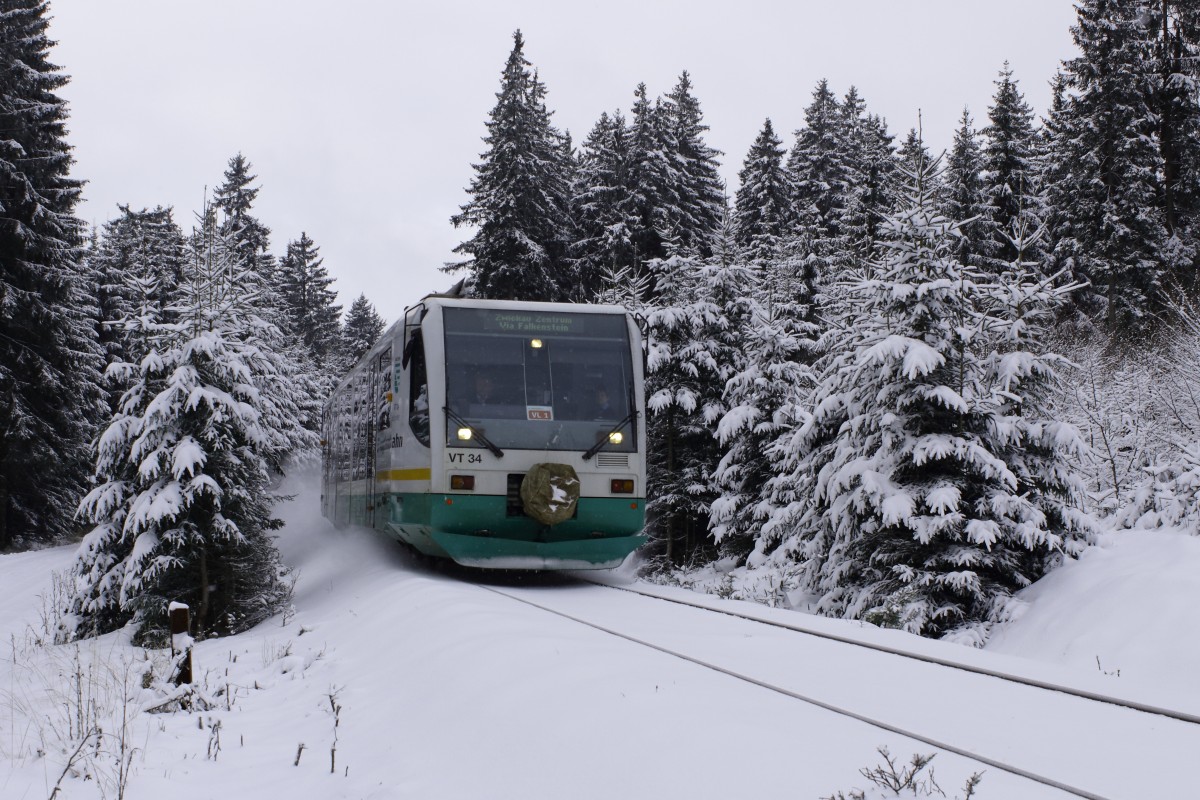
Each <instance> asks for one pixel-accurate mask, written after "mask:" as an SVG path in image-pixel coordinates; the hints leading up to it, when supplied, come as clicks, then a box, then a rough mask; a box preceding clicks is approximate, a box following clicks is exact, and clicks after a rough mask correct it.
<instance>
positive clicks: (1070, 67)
mask: <svg viewBox="0 0 1200 800" xmlns="http://www.w3.org/2000/svg"><path fill="white" fill-rule="evenodd" d="M1077 10H1078V22H1077V24H1076V25H1075V26H1074V27H1072V29H1071V33H1072V36H1073V37H1074V39H1075V44H1076V45H1077V46H1078V48H1079V50H1080V54H1079V56H1078V57H1076V58H1073V59H1071V60H1069V61H1067V62H1066V63H1065V64H1064V71H1063V75H1064V79H1065V81H1064V89H1065V92H1064V93H1063V95H1062V99H1061V105H1060V107H1059V108H1058V110H1057V111H1056V112H1054V113H1053V114H1052V120H1051V124H1050V126H1049V132H1050V135H1051V139H1050V142H1049V152H1048V158H1049V161H1050V163H1048V164H1047V165H1046V169H1047V171H1048V176H1047V177H1048V179H1049V180H1052V181H1053V182H1054V184H1055V185H1054V187H1053V189H1051V190H1050V191H1049V197H1048V199H1049V201H1050V202H1052V203H1054V204H1055V212H1054V215H1053V224H1052V225H1051V234H1052V236H1053V239H1054V241H1053V242H1052V244H1053V247H1054V251H1055V261H1056V262H1058V263H1061V264H1066V263H1068V260H1069V264H1070V266H1071V268H1072V269H1073V271H1074V273H1075V274H1077V275H1078V276H1080V277H1081V278H1083V279H1086V280H1088V281H1090V283H1091V287H1090V289H1088V290H1087V295H1088V297H1085V298H1082V300H1081V303H1080V305H1081V306H1082V307H1083V308H1084V309H1085V310H1089V311H1092V309H1094V311H1092V313H1094V314H1095V315H1096V316H1098V318H1099V319H1100V321H1101V322H1102V323H1103V325H1104V327H1105V328H1106V330H1107V331H1108V332H1109V333H1110V335H1116V334H1120V335H1122V336H1124V337H1128V336H1129V335H1134V336H1138V335H1145V334H1147V333H1149V332H1150V331H1151V330H1152V329H1153V327H1154V324H1155V316H1154V315H1155V314H1156V313H1157V312H1158V311H1159V310H1161V308H1162V298H1163V294H1162V293H1163V290H1164V288H1165V286H1166V285H1167V284H1168V282H1169V278H1170V274H1171V271H1172V265H1171V264H1170V263H1168V257H1169V256H1170V255H1171V254H1172V252H1173V250H1172V248H1170V247H1169V242H1168V235H1167V230H1166V226H1165V224H1164V221H1163V215H1162V211H1161V203H1160V186H1159V176H1160V175H1161V173H1162V168H1163V165H1162V156H1161V153H1160V152H1159V149H1158V145H1157V143H1156V141H1155V136H1154V134H1155V127H1156V124H1157V118H1156V113H1155V110H1154V108H1153V105H1152V100H1153V98H1152V92H1151V88H1152V86H1153V82H1154V74H1153V72H1152V71H1151V72H1147V70H1146V64H1147V63H1151V52H1150V51H1151V49H1152V48H1151V45H1150V41H1149V39H1148V31H1147V25H1148V23H1149V21H1150V16H1148V15H1145V14H1143V13H1142V11H1143V7H1142V4H1140V3H1127V2H1119V0H1082V1H1081V2H1080V3H1079V4H1078V6H1077Z"/></svg>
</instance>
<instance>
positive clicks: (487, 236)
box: [447, 31, 576, 300]
mask: <svg viewBox="0 0 1200 800" xmlns="http://www.w3.org/2000/svg"><path fill="white" fill-rule="evenodd" d="M545 95H546V88H545V86H544V85H543V84H542V82H541V81H540V80H539V79H538V76H537V73H536V72H534V71H533V70H532V69H531V65H530V63H529V62H528V61H527V60H526V59H525V40H524V38H523V37H522V36H521V32H520V31H517V32H516V33H514V34H513V49H512V52H511V53H510V54H509V56H508V61H507V63H506V64H505V66H504V71H503V74H502V76H501V82H500V91H499V93H497V95H496V105H495V107H494V108H493V109H492V112H491V115H490V118H489V120H488V122H487V130H488V133H487V136H485V137H484V142H485V143H486V145H487V149H486V150H485V152H484V153H483V156H482V160H481V161H480V163H479V164H476V165H475V177H474V179H473V180H472V181H471V186H470V188H469V189H468V192H470V194H471V200H470V201H469V202H468V203H467V204H466V205H464V206H462V210H461V213H459V214H456V215H454V216H453V217H452V218H451V222H453V223H454V226H455V227H462V226H473V227H475V228H476V232H475V234H474V236H472V237H471V238H470V239H468V240H467V241H465V242H463V243H462V244H460V245H459V246H458V247H457V248H455V252H456V253H463V254H466V255H469V256H470V259H469V260H467V261H463V262H460V263H457V264H452V265H449V266H448V267H447V269H449V270H460V269H465V270H467V271H468V272H469V276H470V278H471V284H472V287H473V291H474V292H475V293H476V294H477V295H479V296H480V297H490V298H512V299H522V300H565V299H567V298H568V297H570V296H572V294H573V292H574V290H575V283H576V278H575V276H574V275H572V273H571V270H570V267H569V263H568V261H567V258H566V256H567V252H566V251H567V247H568V244H569V243H570V240H571V231H570V205H569V204H570V186H571V180H572V172H573V170H574V165H573V164H572V163H571V161H570V159H569V157H568V154H567V152H566V148H565V147H564V142H565V140H564V137H563V135H562V134H561V133H560V132H559V131H558V130H557V129H556V128H555V127H554V126H553V125H552V124H551V122H550V111H548V110H547V108H546V104H545Z"/></svg>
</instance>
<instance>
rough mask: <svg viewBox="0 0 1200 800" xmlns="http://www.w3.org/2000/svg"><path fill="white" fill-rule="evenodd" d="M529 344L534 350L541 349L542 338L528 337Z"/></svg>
mask: <svg viewBox="0 0 1200 800" xmlns="http://www.w3.org/2000/svg"><path fill="white" fill-rule="evenodd" d="M529 346H530V347H532V348H533V349H534V350H541V349H542V340H541V339H530V340H529Z"/></svg>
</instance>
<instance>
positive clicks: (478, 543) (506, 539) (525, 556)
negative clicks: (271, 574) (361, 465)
mask: <svg viewBox="0 0 1200 800" xmlns="http://www.w3.org/2000/svg"><path fill="white" fill-rule="evenodd" d="M356 499H357V498H356ZM447 501H449V502H447ZM351 505H352V506H358V504H357V503H352V504H351ZM363 507H364V509H365V505H364V506H363ZM506 508H507V498H505V497H504V496H502V495H500V496H498V495H464V494H453V495H449V494H432V495H430V494H405V493H389V494H386V495H384V496H382V497H381V498H378V499H377V502H376V515H375V527H376V528H377V529H379V530H381V531H383V532H384V533H387V534H388V535H390V536H392V537H394V538H396V539H400V540H401V541H405V542H407V543H409V544H411V545H412V546H414V547H415V548H417V549H418V550H420V551H421V552H423V553H427V554H429V555H435V556H445V557H449V558H452V559H454V560H455V561H458V562H459V563H462V564H472V565H485V564H494V565H495V564H503V565H508V566H513V567H523V568H529V567H535V568H536V567H538V566H547V567H549V566H555V567H559V568H562V567H569V566H579V567H586V566H592V567H601V566H616V565H617V564H619V563H620V562H621V560H622V559H624V557H625V556H626V555H627V554H628V553H630V552H631V551H633V550H635V549H637V548H638V547H639V546H640V545H641V544H643V543H644V541H645V537H643V536H641V535H640V534H641V530H642V528H643V526H644V524H645V501H644V499H643V498H640V497H625V498H605V497H601V498H586V497H585V498H580V500H579V503H578V507H577V511H576V514H575V517H574V518H572V519H569V520H567V521H566V522H563V523H561V524H559V525H555V526H553V527H547V526H545V525H542V524H540V523H538V522H537V521H535V520H533V519H530V518H529V517H526V516H523V515H521V516H511V517H510V516H507V512H506ZM365 521H366V519H365V516H364V517H363V518H362V519H361V520H352V522H356V523H357V524H364V523H365ZM575 562H578V563H575Z"/></svg>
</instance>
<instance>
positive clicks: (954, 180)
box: [942, 108, 990, 266]
mask: <svg viewBox="0 0 1200 800" xmlns="http://www.w3.org/2000/svg"><path fill="white" fill-rule="evenodd" d="M945 183H946V193H945V196H944V198H943V204H942V213H944V214H945V215H946V217H947V218H949V219H950V220H951V221H952V222H955V223H957V224H958V231H959V234H960V238H959V242H958V247H957V248H956V250H957V257H958V260H959V263H961V264H967V265H971V266H979V264H980V259H981V258H982V257H983V256H984V254H985V253H986V252H987V251H988V244H989V242H990V240H989V239H988V233H989V228H988V224H987V219H986V218H985V216H984V212H985V202H986V196H985V194H984V186H983V151H982V149H981V148H980V146H979V137H978V133H977V132H976V130H975V128H974V124H973V122H972V120H971V114H970V112H969V111H968V110H967V109H965V108H964V109H963V113H962V117H961V118H960V119H959V125H958V130H957V131H956V132H955V134H954V146H953V147H952V148H951V150H950V157H949V159H947V162H946V177H945Z"/></svg>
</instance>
